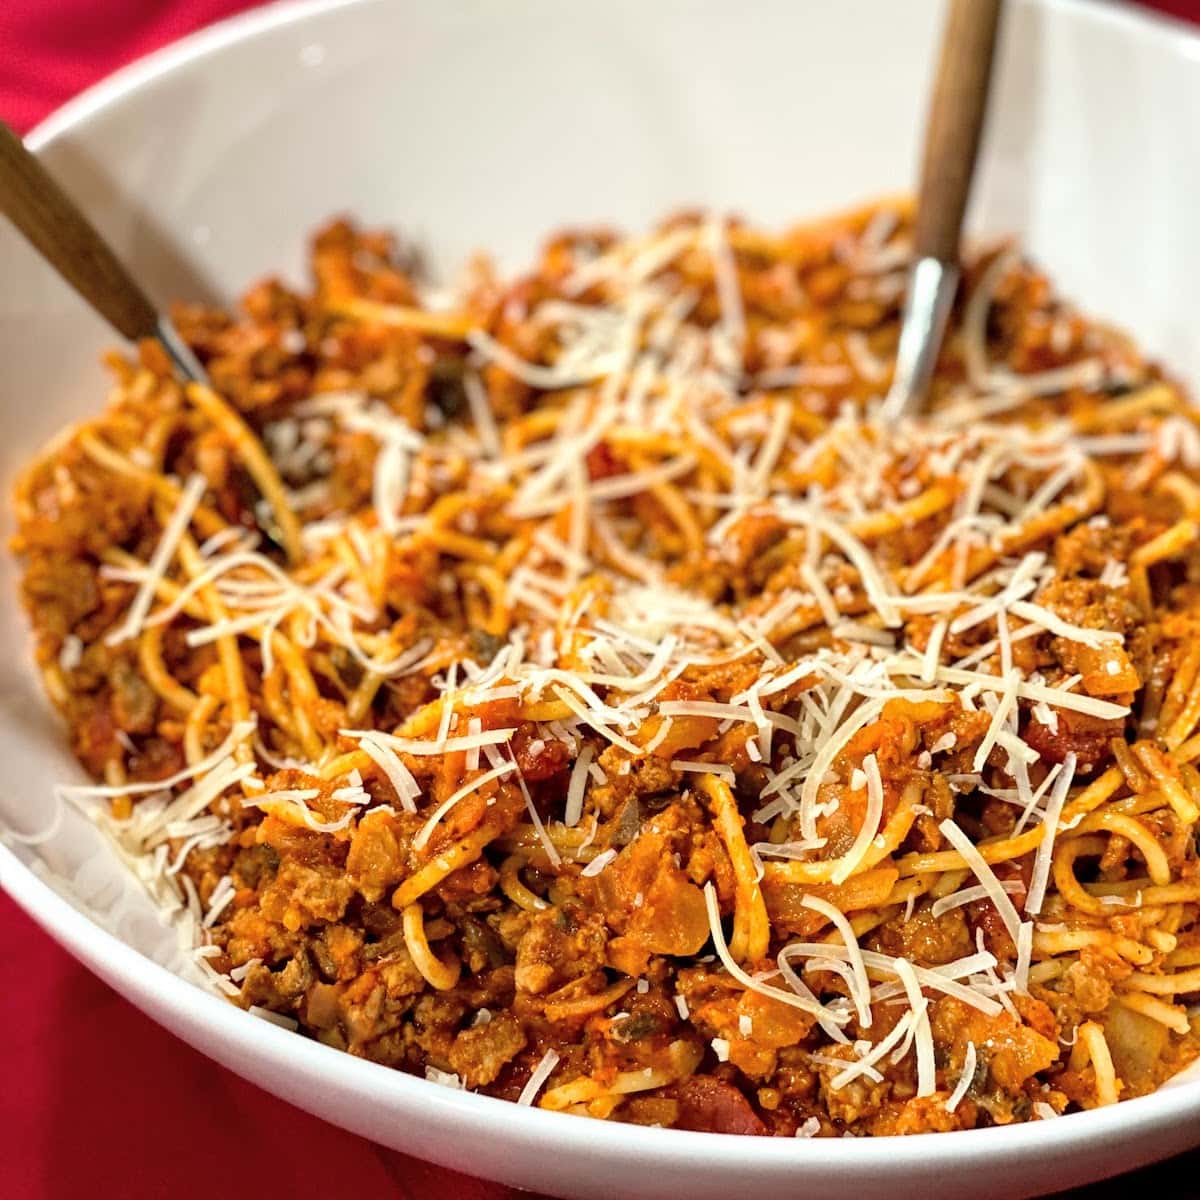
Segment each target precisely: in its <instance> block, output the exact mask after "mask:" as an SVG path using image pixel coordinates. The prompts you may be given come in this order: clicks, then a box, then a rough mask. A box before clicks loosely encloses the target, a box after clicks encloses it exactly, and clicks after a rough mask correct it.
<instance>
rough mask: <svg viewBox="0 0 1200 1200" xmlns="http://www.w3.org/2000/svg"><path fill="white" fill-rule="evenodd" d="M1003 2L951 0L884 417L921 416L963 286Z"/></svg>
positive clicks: (930, 111) (931, 110)
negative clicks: (962, 261) (964, 239)
mask: <svg viewBox="0 0 1200 1200" xmlns="http://www.w3.org/2000/svg"><path fill="white" fill-rule="evenodd" d="M1002 3H1003V0H950V6H949V13H948V15H947V18H946V25H945V29H944V31H943V34H942V53H941V60H940V62H939V64H938V73H937V79H936V81H935V83H934V90H933V100H932V102H931V104H930V109H929V118H928V121H927V124H926V128H925V155H924V159H923V162H922V165H921V186H920V191H919V192H918V195H917V217H916V227H915V229H914V231H913V257H914V261H913V265H912V267H911V269H910V273H909V280H908V299H907V302H906V303H905V306H904V322H903V324H902V325H901V326H900V345H899V348H898V350H897V352H896V373H895V375H894V376H893V379H892V386H891V389H890V390H889V392H888V395H887V399H886V400H885V401H884V402H883V408H882V410H881V413H880V415H881V417H882V418H883V420H885V421H894V420H896V419H897V418H898V417H901V416H903V415H904V414H906V413H913V412H917V411H919V409H920V408H921V406H922V405H923V404H924V403H925V398H926V394H927V392H928V390H929V381H930V379H931V377H932V375H933V369H934V366H935V364H936V363H937V358H938V352H939V351H940V350H941V348H942V337H943V335H944V334H945V331H946V319H947V317H948V316H949V315H950V305H951V303H952V302H953V300H954V291H955V288H956V287H957V285H958V242H959V234H960V233H961V231H962V221H963V213H964V211H965V210H966V207H967V197H968V195H969V194H970V190H971V179H972V176H973V175H974V172H975V158H976V154H977V152H978V150H979V138H980V133H981V131H982V129H983V120H984V115H985V113H986V111H987V100H988V90H989V88H990V86H991V77H992V59H993V56H994V51H995V48H996V28H997V25H998V24H999V19H1000V8H1001V5H1002Z"/></svg>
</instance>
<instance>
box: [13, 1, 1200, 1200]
mask: <svg viewBox="0 0 1200 1200" xmlns="http://www.w3.org/2000/svg"><path fill="white" fill-rule="evenodd" d="M1154 6H1155V7H1158V8H1161V9H1163V10H1164V11H1168V12H1171V13H1174V14H1175V15H1177V16H1184V17H1190V18H1192V19H1196V20H1200V0H1156V3H1155V5H1154ZM247 7H250V5H249V4H248V3H247V2H246V0H0V117H2V118H3V119H5V120H7V121H9V122H10V123H11V124H13V125H14V126H15V127H16V128H18V129H27V128H29V127H30V126H32V125H33V124H34V123H35V122H36V121H38V120H40V119H41V118H42V117H43V116H44V115H45V114H46V113H47V112H49V111H51V110H52V109H54V108H55V107H57V106H58V105H59V104H61V103H62V102H63V101H65V100H67V99H68V98H69V97H70V96H72V95H74V94H75V92H77V91H79V90H80V89H81V88H83V87H85V86H86V85H87V84H89V83H91V82H93V81H94V80H96V79H98V78H100V77H101V76H103V75H105V74H107V73H108V72H110V71H111V70H113V69H114V68H115V67H117V66H119V65H121V64H122V63H124V62H128V61H129V60H131V59H134V58H136V57H138V56H139V55H142V54H145V53H147V52H148V51H150V50H152V49H154V48H155V47H156V46H159V45H162V44H163V43H165V42H168V41H171V40H172V39H174V38H177V37H180V36H182V35H183V34H185V33H187V32H189V31H190V30H192V29H196V28H198V27H199V26H201V25H205V24H207V23H209V22H211V21H214V20H217V19H218V18H220V17H223V16H226V15H228V14H230V13H233V12H236V11H237V10H239V9H242V8H247ZM0 980H3V985H2V986H0V1065H2V1067H3V1072H2V1081H0V1198H2V1200H77V1198H78V1197H81V1196H97V1197H103V1198H107V1197H114V1198H120V1200H150V1198H151V1197H164V1198H166V1197H170V1200H193V1198H196V1200H200V1198H201V1197H203V1198H204V1200H208V1198H209V1197H211V1195H212V1194H213V1189H214V1187H216V1188H217V1189H218V1190H225V1189H230V1190H236V1192H237V1193H238V1194H240V1195H260V1194H270V1195H277V1196H286V1197H296V1198H301V1197H307V1196H329V1197H332V1196H354V1197H356V1198H358V1200H373V1198H375V1197H384V1196H397V1197H411V1198H412V1200H425V1198H426V1197H432V1196H438V1197H443V1198H445V1200H515V1197H516V1195H517V1193H515V1192H512V1191H510V1190H509V1189H507V1188H501V1187H496V1186H494V1185H490V1184H485V1183H481V1182H479V1181H477V1180H473V1179H470V1178H468V1177H466V1176H464V1175H456V1174H454V1173H452V1172H450V1171H444V1170H440V1169H438V1168H434V1167H430V1166H427V1165H425V1164H423V1163H420V1162H418V1161H416V1160H415V1159H410V1158H405V1157H404V1156H403V1155H399V1154H394V1153H392V1152H391V1151H388V1150H383V1149H381V1148H380V1147H378V1146H375V1145H373V1144H372V1143H370V1142H366V1141H363V1140H362V1139H361V1138H356V1137H354V1136H353V1135H351V1134H348V1133H343V1132H342V1131H341V1130H339V1129H335V1128H334V1127H333V1126H330V1125H326V1124H325V1123H324V1122H322V1121H319V1120H317V1119H316V1118H315V1117H310V1116H308V1115H307V1114H305V1113H302V1112H300V1111H299V1110H298V1109H295V1108H292V1107H291V1106H290V1105H288V1104H285V1103H283V1102H282V1101H280V1100H276V1099H275V1098H274V1097H272V1096H269V1095H268V1094H267V1093H265V1092H263V1091H260V1090H259V1089H258V1088H256V1087H254V1086H253V1085H251V1084H248V1083H243V1082H242V1081H241V1080H240V1079H238V1078H237V1077H236V1076H234V1075H232V1074H230V1073H229V1072H228V1071H226V1070H224V1069H223V1068H221V1067H218V1066H217V1065H216V1064H214V1063H212V1062H210V1061H209V1060H208V1059H206V1058H204V1057H203V1056H202V1055H200V1054H197V1053H196V1052H195V1051H194V1050H191V1049H190V1048H189V1047H187V1046H185V1045H184V1044H183V1043H182V1042H179V1041H177V1040H176V1039H175V1038H174V1037H172V1036H171V1035H170V1034H168V1033H166V1032H164V1031H163V1030H162V1029H160V1028H159V1027H158V1026H157V1025H155V1024H154V1023H153V1022H152V1021H150V1020H148V1019H147V1018H146V1017H144V1016H142V1015H141V1013H139V1012H138V1011H137V1010H135V1009H134V1008H132V1007H131V1006H130V1005H128V1004H126V1003H125V1002H124V1001H123V1000H121V999H120V998H118V997H117V996H116V994H115V993H113V992H112V991H110V990H109V989H108V988H107V987H106V986H105V985H104V984H102V983H100V982H99V981H98V980H97V979H95V978H94V977H93V976H92V975H90V974H89V973H88V972H87V971H85V970H84V969H83V968H82V967H80V966H79V965H78V964H77V963H76V962H75V961H74V960H73V959H72V958H70V957H69V956H68V955H67V954H66V953H65V952H64V951H62V950H60V949H59V948H58V946H57V945H55V944H54V943H53V942H52V941H51V940H50V939H49V938H48V937H46V936H45V934H43V933H42V932H41V931H40V930H39V929H38V928H37V927H36V926H35V925H34V924H33V923H32V922H31V921H29V920H28V919H27V918H26V917H25V916H24V915H23V914H22V913H21V912H20V911H19V910H18V909H17V908H16V906H15V905H14V904H13V903H12V902H11V901H10V900H9V899H8V898H7V897H5V896H3V895H2V894H0ZM130 1147H132V1148H133V1149H132V1152H131V1151H130V1149H128V1148H130ZM1198 1165H1200V1163H1198V1162H1197V1159H1196V1158H1195V1157H1192V1158H1191V1160H1190V1161H1188V1162H1187V1164H1186V1166H1185V1167H1184V1170H1183V1171H1182V1172H1179V1173H1178V1174H1173V1173H1172V1171H1173V1168H1174V1170H1176V1171H1178V1167H1177V1166H1176V1165H1175V1164H1168V1165H1167V1166H1164V1167H1162V1168H1157V1169H1154V1170H1152V1171H1149V1172H1144V1173H1142V1174H1141V1175H1138V1176H1136V1177H1133V1178H1130V1179H1126V1180H1122V1181H1121V1182H1120V1183H1118V1184H1113V1185H1111V1186H1106V1187H1102V1188H1097V1189H1089V1191H1088V1192H1087V1198H1088V1200H1104V1198H1105V1197H1109V1198H1111V1200H1116V1197H1118V1196H1126V1195H1129V1194H1131V1192H1132V1191H1134V1190H1135V1189H1142V1190H1145V1191H1146V1192H1147V1193H1148V1194H1149V1193H1151V1192H1153V1193H1156V1194H1159V1195H1164V1196H1182V1195H1195V1194H1197V1193H1198V1192H1200V1186H1198V1187H1196V1188H1193V1187H1191V1186H1190V1185H1187V1186H1186V1187H1184V1186H1181V1184H1180V1183H1179V1182H1178V1181H1179V1178H1180V1176H1181V1175H1182V1176H1183V1177H1185V1178H1187V1177H1190V1178H1193V1179H1195V1178H1197V1177H1198V1172H1197V1166H1198Z"/></svg>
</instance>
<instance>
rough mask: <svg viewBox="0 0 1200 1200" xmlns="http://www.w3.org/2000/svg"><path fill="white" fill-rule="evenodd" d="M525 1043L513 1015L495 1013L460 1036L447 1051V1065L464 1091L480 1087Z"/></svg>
mask: <svg viewBox="0 0 1200 1200" xmlns="http://www.w3.org/2000/svg"><path fill="white" fill-rule="evenodd" d="M525 1041H526V1039H525V1031H524V1030H523V1029H522V1028H521V1022H520V1021H518V1020H517V1018H516V1017H514V1016H513V1015H512V1013H507V1012H502V1013H497V1014H496V1015H494V1016H493V1017H492V1018H491V1020H489V1021H487V1022H486V1023H485V1024H483V1025H477V1026H474V1027H473V1028H471V1029H464V1030H463V1031H462V1032H461V1033H459V1035H458V1036H457V1037H456V1038H455V1039H454V1045H453V1046H451V1047H450V1065H451V1066H452V1067H453V1068H454V1070H455V1071H456V1072H457V1073H458V1075H459V1076H460V1077H461V1079H462V1081H463V1082H464V1083H465V1084H466V1085H467V1087H472V1088H473V1087H482V1086H484V1085H485V1084H489V1083H491V1082H492V1081H493V1080H494V1079H495V1078H496V1077H497V1076H498V1075H499V1074H500V1071H501V1069H502V1068H503V1067H504V1064H505V1063H507V1062H511V1061H512V1059H514V1058H515V1057H516V1056H517V1054H519V1053H520V1052H521V1051H522V1050H523V1049H524V1048H525Z"/></svg>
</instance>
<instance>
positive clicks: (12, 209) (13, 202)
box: [0, 121, 158, 340]
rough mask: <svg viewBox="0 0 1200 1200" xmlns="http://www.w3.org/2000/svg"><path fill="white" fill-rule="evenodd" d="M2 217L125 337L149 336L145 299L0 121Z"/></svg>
mask: <svg viewBox="0 0 1200 1200" xmlns="http://www.w3.org/2000/svg"><path fill="white" fill-rule="evenodd" d="M0 212H3V213H4V214H5V215H6V216H7V217H8V218H9V219H10V220H11V221H12V223H13V224H14V225H15V226H16V227H17V228H18V229H19V230H20V231H21V232H22V233H23V234H24V235H25V236H26V237H27V238H28V239H29V240H30V241H31V242H32V243H33V245H34V246H36V247H37V249H38V250H39V251H40V252H41V254H42V256H43V257H44V258H45V259H46V260H47V261H48V262H49V263H50V265H51V266H52V267H54V269H55V270H56V271H58V273H59V274H60V275H61V276H62V277H63V278H64V279H65V280H66V281H67V282H68V283H69V284H70V285H71V286H72V287H73V288H74V289H75V290H76V291H77V292H78V293H79V294H80V295H81V296H82V297H83V298H84V299H85V300H86V301H87V302H88V303H89V304H90V305H91V306H92V307H93V308H94V309H95V310H96V311H97V312H98V313H99V314H100V315H101V316H102V317H104V318H105V319H106V320H107V321H109V322H110V323H111V324H112V325H113V326H115V327H116V328H117V329H118V330H119V331H120V332H121V333H123V334H124V335H125V336H126V337H127V338H130V339H131V340H132V339H137V338H142V337H153V336H155V332H156V325H157V321H158V313H157V312H156V311H155V309H154V305H153V304H151V303H150V301H149V300H148V299H147V298H146V294H145V293H144V292H143V291H142V289H141V288H140V287H138V285H137V284H136V283H134V281H133V280H132V279H131V278H130V276H129V273H128V272H127V271H126V270H125V268H124V267H123V266H122V265H121V263H120V262H119V261H118V260H117V257H116V255H114V254H113V252H112V250H111V249H109V246H108V243H107V242H105V241H104V239H103V238H102V237H101V236H100V235H99V234H98V233H97V232H96V231H95V229H93V228H92V226H91V224H90V223H89V222H88V220H87V218H86V217H85V216H84V215H83V214H82V213H81V212H80V211H79V209H78V208H76V207H75V204H74V203H73V202H72V200H71V199H70V198H69V197H68V196H67V194H66V193H65V192H64V191H63V190H62V188H60V187H59V186H58V184H57V183H55V181H54V180H53V179H52V178H51V176H50V174H49V172H47V170H46V168H45V167H43V166H42V164H41V163H40V162H38V160H37V159H36V158H34V156H33V155H32V154H30V152H29V151H28V150H26V149H25V145H24V143H23V142H22V141H21V139H20V138H19V137H17V135H16V134H15V133H14V132H13V131H12V130H11V129H9V127H8V126H7V125H5V124H4V122H3V121H0Z"/></svg>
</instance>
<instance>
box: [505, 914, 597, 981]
mask: <svg viewBox="0 0 1200 1200" xmlns="http://www.w3.org/2000/svg"><path fill="white" fill-rule="evenodd" d="M607 942H608V933H607V930H606V929H605V925H604V917H603V916H602V915H601V914H600V913H595V912H592V913H588V912H583V911H582V910H580V909H578V908H574V907H563V908H558V909H547V910H546V911H545V912H540V913H538V914H537V915H536V916H535V917H534V918H533V919H532V920H531V921H530V922H529V925H528V927H527V928H526V930H525V934H524V936H523V937H522V938H521V941H520V944H519V945H518V947H517V974H516V983H517V988H518V989H519V990H520V991H522V992H529V993H532V994H533V995H541V994H542V993H543V992H548V991H551V990H553V988H554V987H555V986H559V985H561V984H563V983H565V982H567V981H568V980H571V979H574V978H576V977H577V976H580V975H586V974H588V973H589V972H591V971H594V970H596V968H598V967H599V966H601V965H602V964H603V962H604V951H605V947H606V945H607Z"/></svg>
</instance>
